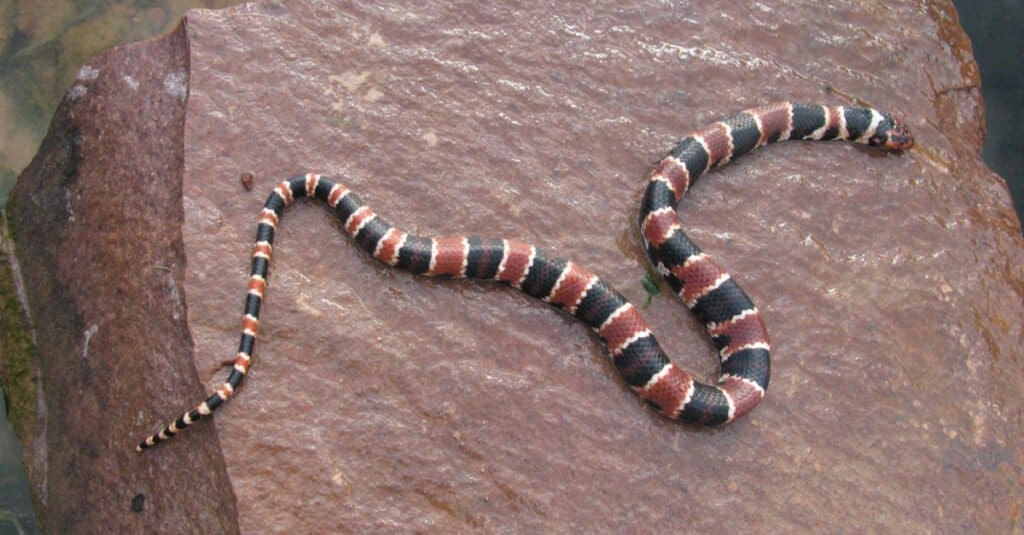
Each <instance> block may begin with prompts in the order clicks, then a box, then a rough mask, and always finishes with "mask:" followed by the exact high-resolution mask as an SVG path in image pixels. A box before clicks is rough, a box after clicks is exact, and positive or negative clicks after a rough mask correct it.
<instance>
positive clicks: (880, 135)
mask: <svg viewBox="0 0 1024 535" xmlns="http://www.w3.org/2000/svg"><path fill="white" fill-rule="evenodd" d="M868 145H871V146H872V147H882V148H883V149H886V150H891V151H901V150H907V149H909V148H910V147H913V146H914V136H913V135H912V134H911V133H910V129H909V128H907V125H905V124H903V121H901V120H899V119H896V118H894V117H893V116H891V115H889V114H888V113H883V114H882V121H881V122H879V123H878V126H877V127H876V128H875V133H874V135H872V136H871V137H870V138H868Z"/></svg>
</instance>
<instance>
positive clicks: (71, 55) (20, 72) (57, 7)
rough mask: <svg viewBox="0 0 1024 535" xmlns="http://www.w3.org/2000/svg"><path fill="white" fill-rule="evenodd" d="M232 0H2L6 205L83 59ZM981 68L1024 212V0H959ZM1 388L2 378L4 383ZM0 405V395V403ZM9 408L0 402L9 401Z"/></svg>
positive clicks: (26, 504) (18, 517)
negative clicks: (1021, 131)
mask: <svg viewBox="0 0 1024 535" xmlns="http://www.w3.org/2000/svg"><path fill="white" fill-rule="evenodd" d="M234 3H237V2H235V1H230V0H185V1H181V0H163V1H154V0H134V1H133V0H122V1H114V0H93V1H81V0H2V1H0V208H2V206H3V205H4V204H5V203H6V199H7V195H8V192H9V191H10V189H11V187H12V186H13V184H14V180H15V178H16V177H17V174H18V173H20V171H21V169H22V168H23V167H24V166H25V165H27V164H28V162H29V160H30V159H31V157H32V156H33V154H34V153H35V151H36V149H37V148H38V145H39V142H40V140H41V139H42V136H43V134H44V133H45V130H46V127H47V124H48V122H49V117H50V115H51V114H52V113H53V111H54V109H55V108H56V105H57V103H58V102H59V100H60V97H61V95H62V94H63V92H64V90H65V89H66V88H67V87H68V86H69V84H70V83H71V81H72V80H73V79H74V76H75V73H76V72H77V71H78V69H79V68H80V66H81V65H82V64H83V63H84V62H85V61H86V60H87V59H88V58H89V57H91V56H93V55H94V54H96V53H98V52H100V51H102V50H105V49H107V48H109V47H111V46H114V45H116V44H118V43H123V42H131V41H135V40H139V39H144V38H147V37H151V36H154V35H158V34H160V33H161V32H164V31H167V30H169V29H170V28H172V27H173V26H174V25H175V24H176V23H177V21H178V19H179V18H180V16H181V15H182V14H183V13H184V11H185V10H186V9H188V8H191V7H221V6H223V5H228V4H234ZM954 3H955V4H956V6H957V8H958V9H959V10H960V14H961V23H962V24H963V26H964V28H965V29H966V30H967V33H968V34H969V35H970V37H971V40H972V42H973V45H974V54H975V57H976V59H977V61H978V63H979V65H980V68H981V74H982V83H983V86H982V92H983V95H984V99H985V106H986V115H987V121H988V137H987V140H986V143H985V147H984V152H983V155H984V158H985V161H986V162H987V163H988V165H989V166H990V167H991V168H992V169H993V170H995V171H996V172H997V173H999V174H1000V175H1001V176H1003V177H1004V178H1005V179H1006V180H1007V182H1008V184H1009V187H1010V191H1011V194H1012V195H1013V198H1014V206H1015V208H1016V210H1017V214H1018V217H1021V216H1022V215H1024V136H1021V135H1019V134H1017V132H1016V130H1018V129H1020V125H1021V124H1024V69H1022V68H1021V66H1022V65H1021V63H1022V62H1021V54H1020V53H1019V52H1017V51H1018V50H1020V49H1021V48H1022V43H1021V41H1022V40H1024V32H1022V31H1021V29H1022V27H1024V25H1022V21H1024V2H1021V1H1020V0H982V1H974V2H966V1H956V2H954ZM0 386H2V385H0ZM0 405H2V402H0ZM3 408H4V407H0V409H3ZM35 532H36V528H35V525H34V521H33V519H32V513H31V503H30V501H29V498H28V486H27V480H26V478H25V475H24V471H23V470H21V464H20V449H19V447H18V444H17V441H16V440H15V439H14V436H13V434H12V432H11V429H10V425H9V423H8V422H7V420H6V415H5V411H4V410H0V534H5V533H35Z"/></svg>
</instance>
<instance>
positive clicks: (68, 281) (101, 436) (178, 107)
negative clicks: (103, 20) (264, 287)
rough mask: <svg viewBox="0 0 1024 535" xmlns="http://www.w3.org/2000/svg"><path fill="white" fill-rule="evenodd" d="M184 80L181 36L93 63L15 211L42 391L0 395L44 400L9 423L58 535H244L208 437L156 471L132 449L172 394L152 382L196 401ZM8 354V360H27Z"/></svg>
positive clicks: (20, 385)
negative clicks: (185, 233) (184, 187)
mask: <svg viewBox="0 0 1024 535" xmlns="http://www.w3.org/2000/svg"><path fill="white" fill-rule="evenodd" d="M187 79H188V54H187V47H186V42H185V34H184V31H183V30H182V29H179V30H178V31H176V32H174V33H172V34H170V35H169V36H166V37H164V38H162V39H159V40H155V41H150V42H144V43H139V44H135V45H131V46H126V47H121V48H118V49H117V50H115V51H113V52H111V53H107V54H104V55H102V56H99V57H97V58H95V59H94V60H92V61H90V62H89V63H88V64H87V65H86V66H83V67H82V70H81V71H80V73H79V77H78V79H77V80H76V81H75V85H74V86H73V87H72V88H71V89H70V90H69V91H68V93H67V95H66V96H65V99H64V101H63V102H62V103H61V105H60V107H59V109H58V111H57V113H56V114H55V116H54V118H53V122H52V123H51V125H50V131H49V133H48V134H47V136H46V139H45V141H44V142H43V145H42V147H41V148H40V151H39V154H38V155H37V156H36V157H35V159H34V160H33V161H32V163H31V164H30V165H29V167H28V168H27V169H26V170H25V172H24V173H23V174H22V176H21V177H20V179H19V181H18V183H17V185H16V186H15V191H14V196H13V197H12V199H11V204H10V205H9V211H10V225H11V230H12V233H13V236H14V239H15V242H16V244H17V255H18V263H19V265H20V272H21V274H22V277H23V280H24V285H25V289H26V290H27V292H26V293H27V298H28V301H29V303H30V309H31V313H32V319H33V323H34V326H35V329H36V334H37V336H36V341H37V344H38V350H39V358H38V360H37V361H36V362H34V363H33V366H34V368H35V370H36V372H35V373H37V374H38V377H40V378H41V382H40V385H39V386H38V392H28V393H26V392H25V390H27V389H32V388H37V386H36V385H35V384H32V383H29V382H28V381H26V380H20V381H18V382H17V383H6V382H5V384H8V385H13V387H14V388H15V392H16V394H17V395H18V396H19V397H23V396H24V395H26V394H35V395H38V396H39V398H40V399H41V402H40V403H38V404H37V405H36V406H37V407H39V409H38V410H36V411H35V412H34V413H28V414H26V412H25V411H19V412H18V413H15V414H12V418H11V419H12V422H13V423H14V424H15V429H16V430H17V431H19V432H20V433H21V434H22V437H21V438H22V442H23V445H24V448H25V464H26V467H27V468H28V472H29V478H30V479H31V482H32V491H33V498H34V502H35V504H36V509H37V517H38V518H39V520H40V524H41V525H42V526H43V528H44V529H45V530H46V531H48V532H51V533H156V532H166V531H167V530H169V529H171V528H174V527H177V528H178V529H180V530H181V531H183V532H198V531H207V532H214V533H223V532H232V531H237V526H236V524H235V522H236V516H237V513H236V512H235V501H234V497H233V495H232V491H231V486H230V483H229V480H228V477H227V473H226V472H225V468H224V462H223V459H222V457H221V456H220V447H219V446H218V444H217V439H216V437H215V436H214V433H213V432H212V429H201V430H198V431H199V432H198V433H196V435H197V438H198V439H201V443H196V444H195V446H196V447H195V448H194V449H191V450H181V451H179V452H176V453H173V452H168V453H169V454H168V455H166V456H163V457H162V458H159V459H158V458H155V457H153V458H141V457H140V456H138V455H137V454H136V453H135V452H134V451H133V449H134V447H133V443H134V442H135V441H136V440H137V439H136V434H137V433H138V429H139V428H140V426H144V425H147V423H148V422H149V420H150V415H149V414H147V412H155V411H160V410H162V409H163V407H162V406H161V405H162V403H161V402H160V401H159V400H160V398H163V397H167V396H169V395H171V393H170V392H168V391H163V392H161V391H160V388H161V386H160V382H159V381H157V382H150V381H148V378H150V377H153V376H154V375H157V376H173V377H177V378H178V380H177V381H175V384H174V385H173V389H172V391H173V392H177V393H179V394H184V393H185V392H189V393H190V394H191V395H194V396H198V395H200V393H201V386H200V384H199V382H198V381H197V380H196V376H195V371H194V368H193V367H192V363H191V362H190V358H189V357H190V355H191V351H192V341H191V339H190V338H189V333H188V329H187V325H186V323H185V320H186V317H187V311H186V306H185V301H184V295H183V291H184V290H183V288H182V283H183V280H182V277H183V272H182V270H183V268H184V265H185V258H184V251H183V246H182V241H181V228H182V227H181V221H182V209H181V165H182V144H181V139H182V133H183V127H184V119H185V92H184V91H185V88H186V87H187V86H186V85H185V82H186V81H187ZM179 89H180V90H179ZM10 348H11V346H10V345H5V346H4V349H5V351H4V354H3V360H5V361H7V362H10V359H14V358H18V357H19V356H20V355H17V354H12V353H8V350H9V349H10ZM171 356H173V357H177V358H169V357H171ZM9 378H10V376H7V377H5V379H9ZM164 384H169V383H164ZM26 431H27V432H29V433H31V435H30V436H25V434H26ZM139 495H142V496H143V498H141V503H142V511H141V513H137V512H133V511H132V500H133V498H136V496H139ZM135 501H136V503H138V502H139V499H136V500H135Z"/></svg>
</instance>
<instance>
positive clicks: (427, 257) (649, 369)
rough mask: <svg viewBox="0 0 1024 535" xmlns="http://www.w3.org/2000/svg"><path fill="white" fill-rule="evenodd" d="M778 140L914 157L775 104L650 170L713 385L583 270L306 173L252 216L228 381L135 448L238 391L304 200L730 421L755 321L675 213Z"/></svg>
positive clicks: (659, 390) (863, 131)
mask: <svg viewBox="0 0 1024 535" xmlns="http://www.w3.org/2000/svg"><path fill="white" fill-rule="evenodd" d="M788 139H809V140H830V139H839V140H849V141H854V142H858V143H864V144H867V145H872V146H879V147H882V148H885V149H888V150H894V151H899V150H905V149H908V148H910V147H911V146H913V138H912V137H911V135H910V132H909V131H908V130H907V128H906V127H905V126H904V125H903V124H902V123H901V122H899V121H898V120H896V119H893V118H892V116H890V115H889V114H888V113H884V112H879V111H876V110H873V109H868V108H846V107H842V106H821V105H806V104H793V103H789V102H782V103H777V104H771V105H768V106H762V107H758V108H752V109H749V110H746V111H743V112H740V113H739V114H737V115H735V116H733V117H730V118H728V119H725V120H723V121H719V122H716V123H713V124H710V125H708V126H706V127H704V128H701V129H700V130H698V131H696V132H694V133H692V134H690V135H689V136H687V137H685V138H684V139H683V140H682V141H681V142H679V144H678V145H676V147H675V148H674V149H673V150H672V152H671V153H670V154H669V155H668V156H667V157H665V159H664V160H662V161H661V162H660V163H659V164H658V166H657V167H656V168H655V169H654V171H653V172H652V173H651V179H650V183H649V184H648V186H647V190H646V192H645V193H644V196H643V199H642V201H641V204H640V213H639V226H640V233H641V235H642V237H643V240H644V244H645V247H646V249H647V254H648V256H649V257H650V259H651V262H652V263H653V264H654V265H655V267H656V268H657V270H658V271H659V272H660V273H661V274H662V275H663V276H664V277H665V280H666V281H667V282H668V284H669V286H670V287H671V288H672V289H673V290H674V291H675V292H676V293H677V294H678V295H679V297H680V298H681V299H682V301H683V303H684V304H685V305H686V306H687V308H689V309H690V310H691V311H693V312H694V314H696V316H697V318H698V319H699V320H700V321H701V323H703V324H704V328H705V331H706V332H707V334H708V336H709V337H710V338H711V341H712V343H714V345H715V347H716V348H717V349H718V353H719V356H720V359H721V374H720V376H719V378H718V380H717V382H716V383H715V384H714V385H708V384H703V383H700V382H698V381H696V380H694V378H693V376H692V375H691V374H689V373H687V372H686V371H683V370H682V369H680V368H678V367H676V366H675V365H674V364H673V363H672V361H670V360H669V358H668V357H667V356H665V353H664V352H663V351H662V349H661V347H660V346H659V345H658V342H657V340H656V339H655V338H654V335H653V334H652V333H651V331H650V329H648V327H647V323H646V322H645V321H644V319H643V317H641V315H640V313H639V311H637V309H636V307H634V306H633V305H632V304H630V303H629V302H628V301H627V300H626V299H625V298H624V297H623V296H622V295H621V294H619V293H618V292H617V291H615V290H614V289H613V288H612V287H611V286H609V285H608V284H607V283H605V282H604V281H602V280H601V279H599V278H598V277H597V275H594V274H593V273H591V272H590V271H587V270H586V269H584V268H583V267H581V266H579V265H577V264H575V263H573V262H571V261H567V260H563V259H561V258H558V257H555V256H551V255H548V254H547V253H545V252H544V251H541V250H540V249H537V248H536V247H534V246H532V245H530V244H528V243H525V242H522V241H518V240H511V239H482V238H477V237H461V236H460V237H442V238H432V237H423V236H415V235H412V234H409V233H406V232H404V231H402V230H401V229H399V228H398V227H395V226H394V225H392V224H391V223H389V222H387V221H385V220H384V219H383V218H382V217H380V216H378V215H377V214H376V213H374V212H373V210H371V209H370V208H369V207H368V206H366V205H364V204H363V203H361V202H360V201H359V200H358V199H357V198H356V196H355V195H354V194H352V193H351V192H350V191H349V189H348V188H346V187H345V186H343V185H341V184H339V183H336V182H334V181H332V180H330V179H328V178H325V177H322V176H320V175H316V174H307V175H303V176H297V177H294V178H291V179H289V180H286V181H284V182H281V183H280V184H278V185H277V186H276V187H275V188H274V191H273V192H272V193H271V194H270V196H269V197H268V198H267V201H266V204H265V205H264V207H263V210H262V211H261V212H260V216H259V225H258V226H257V230H256V244H255V246H254V247H253V254H252V272H251V277H250V279H249V289H248V293H247V295H246V298H245V312H244V315H243V317H242V338H241V342H240V344H239V348H238V354H237V355H236V357H235V359H234V363H233V364H234V367H233V369H232V371H231V373H230V375H229V376H228V378H227V381H226V382H225V383H224V384H223V385H221V387H220V388H218V389H217V391H216V392H214V393H213V394H212V395H210V397H209V398H208V399H206V400H205V401H203V402H201V403H199V404H198V405H197V406H196V407H195V408H193V409H191V410H189V411H188V412H186V413H185V414H183V415H182V416H181V417H179V418H178V419H177V420H175V421H173V422H171V423H170V424H169V425H167V426H166V427H164V428H163V429H162V430H160V432H158V433H156V434H154V435H152V436H150V437H148V438H146V439H145V440H144V441H142V442H141V443H140V444H139V445H138V448H137V449H138V450H139V451H142V450H143V449H146V448H148V447H151V446H153V445H154V444H156V443H157V442H161V441H164V440H168V439H169V438H171V437H172V436H174V435H175V434H177V433H178V432H179V431H181V430H182V429H184V428H185V427H187V426H189V425H192V424H194V423H195V422H197V421H199V420H201V419H203V418H204V417H207V416H210V415H211V414H212V413H213V411H215V410H217V408H218V407H220V406H221V405H222V404H223V403H224V402H225V401H227V400H228V399H230V398H231V396H232V395H233V394H234V393H235V391H236V390H237V389H238V387H239V385H240V384H241V383H242V380H243V379H244V377H245V374H246V373H247V372H248V370H249V366H250V362H251V358H252V354H253V346H254V345H255V343H256V335H257V332H258V331H259V314H260V306H261V305H262V303H263V294H264V291H265V290H266V285H267V275H268V272H269V269H270V256H271V252H272V250H273V243H274V234H275V232H276V229H277V225H278V222H279V219H280V217H281V214H282V212H283V211H284V209H285V207H287V206H289V205H290V204H292V203H293V202H294V201H295V199H297V198H300V197H315V198H316V199H319V200H320V201H322V202H324V203H326V204H327V205H328V206H330V207H331V208H332V209H334V211H335V213H336V214H337V215H338V217H339V218H340V219H341V221H343V222H344V228H345V232H346V233H347V234H348V235H349V236H351V237H352V239H353V240H354V241H355V243H356V244H358V245H359V247H360V248H362V249H363V250H364V251H366V252H367V253H369V254H370V255H372V256H373V257H374V258H376V259H377V260H379V261H381V262H383V263H384V264H387V265H389V266H395V267H398V268H401V269H404V270H406V271H409V272H411V273H415V274H424V275H432V276H450V277H473V278H479V279H495V280H498V281H501V282H503V283H505V284H508V285H510V286H513V287H515V288H518V289H519V290H521V291H523V292H524V293H526V294H528V295H531V296H533V297H536V298H538V299H541V300H543V301H545V302H547V303H550V304H551V305H554V306H556V307H558V308H560V309H562V310H564V311H566V312H567V313H569V314H572V315H573V316H575V317H577V318H579V319H580V320H582V321H583V322H584V323H586V324H587V325H589V326H590V327H591V328H593V329H594V330H595V331H596V332H597V335H598V337H599V338H600V339H601V341H602V342H603V343H604V345H605V347H606V348H607V350H608V353H609V354H610V356H611V359H612V362H613V363H614V365H615V368H616V369H617V370H618V372H619V373H620V374H621V376H622V378H623V380H624V381H625V382H626V384H628V385H629V386H630V388H632V389H633V390H634V391H635V392H636V393H637V395H639V396H640V397H641V398H643V399H644V400H646V401H648V402H649V403H650V404H651V405H653V406H654V407H655V408H657V409H658V410H659V411H660V412H661V413H662V414H663V415H665V416H667V417H668V418H672V419H677V420H681V421H684V422H691V423H700V424H706V425H718V424H725V423H728V422H731V421H733V420H735V419H736V418H739V417H741V416H743V415H744V414H746V413H748V412H750V410H751V409H753V408H754V406H756V405H757V404H758V402H760V401H761V399H762V398H763V397H764V395H765V389H766V388H767V387H768V379H769V373H770V359H769V341H768V333H767V331H766V330H765V327H764V323H763V322H762V320H761V314H760V313H759V312H758V310H757V308H756V307H755V306H754V304H753V303H752V302H751V301H750V299H749V298H748V297H747V295H746V294H745V293H744V292H743V290H741V289H740V287H739V285H737V284H736V283H735V282H734V281H733V280H732V279H731V278H730V277H729V275H728V274H727V273H726V272H725V270H723V269H722V268H721V267H720V266H719V265H718V264H717V263H715V262H714V261H713V260H712V259H711V258H710V257H709V256H708V255H706V254H704V253H702V252H701V251H700V249H699V248H698V247H697V246H696V245H694V244H693V243H692V242H691V241H690V240H689V239H688V238H687V237H686V235H685V234H684V233H683V231H682V229H681V227H680V224H679V218H678V216H677V214H676V207H677V205H678V204H679V200H680V199H681V198H682V196H683V195H684V194H685V193H686V190H687V189H688V188H689V186H690V184H691V183H693V181H695V180H696V179H697V178H698V177H700V176H701V175H702V174H704V173H705V172H706V171H708V170H709V169H711V168H712V167H716V166H721V165H724V164H726V163H728V162H730V161H732V160H734V159H736V158H738V157H739V156H741V155H743V154H746V153H748V152H750V151H751V150H753V149H755V148H757V147H760V146H762V145H766V144H769V143H773V142H776V141H785V140H788Z"/></svg>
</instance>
